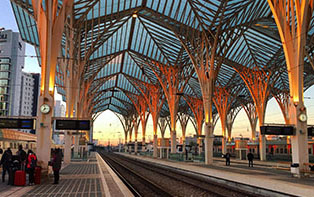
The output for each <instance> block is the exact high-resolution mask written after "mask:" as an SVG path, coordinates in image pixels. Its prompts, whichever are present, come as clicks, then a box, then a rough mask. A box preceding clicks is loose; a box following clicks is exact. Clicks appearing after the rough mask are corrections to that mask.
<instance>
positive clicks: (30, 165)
mask: <svg viewBox="0 0 314 197" xmlns="http://www.w3.org/2000/svg"><path fill="white" fill-rule="evenodd" d="M27 155H28V156H27V161H26V169H27V173H28V178H29V185H34V181H35V178H34V173H35V167H36V165H37V157H36V155H35V154H34V153H33V151H32V150H28V154H27Z"/></svg>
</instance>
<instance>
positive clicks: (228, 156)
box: [225, 152, 231, 166]
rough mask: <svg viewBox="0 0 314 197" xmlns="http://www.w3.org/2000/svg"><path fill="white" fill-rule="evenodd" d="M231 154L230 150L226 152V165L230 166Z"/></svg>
mask: <svg viewBox="0 0 314 197" xmlns="http://www.w3.org/2000/svg"><path fill="white" fill-rule="evenodd" d="M230 156H231V155H230V153H228V152H227V153H226V154H225V158H226V166H230Z"/></svg>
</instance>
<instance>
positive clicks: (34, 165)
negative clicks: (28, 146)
mask: <svg viewBox="0 0 314 197" xmlns="http://www.w3.org/2000/svg"><path fill="white" fill-rule="evenodd" d="M36 166H37V159H36V157H35V158H33V157H32V158H31V163H30V168H32V169H35V167H36Z"/></svg>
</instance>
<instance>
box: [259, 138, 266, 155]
mask: <svg viewBox="0 0 314 197" xmlns="http://www.w3.org/2000/svg"><path fill="white" fill-rule="evenodd" d="M259 156H260V160H261V161H266V137H265V135H260V136H259Z"/></svg>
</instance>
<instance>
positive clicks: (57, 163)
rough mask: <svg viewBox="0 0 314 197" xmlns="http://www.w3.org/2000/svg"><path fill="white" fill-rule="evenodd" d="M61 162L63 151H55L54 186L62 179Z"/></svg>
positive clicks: (53, 164) (53, 166)
mask: <svg viewBox="0 0 314 197" xmlns="http://www.w3.org/2000/svg"><path fill="white" fill-rule="evenodd" d="M61 162H62V153H61V150H60V149H59V148H57V149H56V150H55V151H54V155H53V158H52V162H51V165H52V170H53V176H54V182H53V184H58V183H59V178H60V176H59V172H60V169H61Z"/></svg>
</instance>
